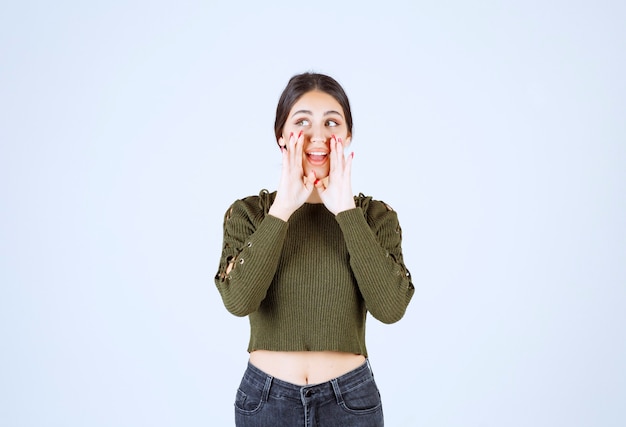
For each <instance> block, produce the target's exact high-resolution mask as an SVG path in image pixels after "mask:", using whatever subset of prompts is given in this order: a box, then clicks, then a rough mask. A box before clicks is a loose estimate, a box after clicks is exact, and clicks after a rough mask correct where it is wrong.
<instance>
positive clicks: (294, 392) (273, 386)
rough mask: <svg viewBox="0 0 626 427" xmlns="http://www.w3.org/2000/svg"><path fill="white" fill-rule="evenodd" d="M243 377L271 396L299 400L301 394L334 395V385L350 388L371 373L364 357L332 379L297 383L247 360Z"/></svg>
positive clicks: (321, 396)
mask: <svg viewBox="0 0 626 427" xmlns="http://www.w3.org/2000/svg"><path fill="white" fill-rule="evenodd" d="M243 379H244V381H247V382H248V383H250V384H251V385H254V386H255V387H258V388H259V389H264V390H266V392H267V393H268V394H269V395H271V396H275V397H280V398H292V399H296V400H301V398H302V396H310V395H315V396H317V398H324V397H335V395H336V394H337V393H336V392H337V391H338V390H336V387H338V388H339V389H341V390H342V391H348V390H351V389H352V388H354V387H356V386H358V385H359V384H362V383H363V382H364V381H368V380H372V379H373V373H372V369H371V367H370V363H369V360H368V359H366V360H365V362H364V363H363V364H362V365H361V366H359V367H358V368H356V369H354V370H352V371H350V372H347V373H345V374H343V375H341V376H339V377H337V378H334V379H332V380H329V381H326V382H323V383H319V384H307V385H297V384H292V383H290V382H287V381H283V380H280V379H277V378H274V377H272V376H271V375H269V374H267V373H265V372H263V371H262V370H260V369H259V368H257V367H256V366H254V365H253V364H251V363H250V362H248V368H247V369H246V372H245V373H244V377H243Z"/></svg>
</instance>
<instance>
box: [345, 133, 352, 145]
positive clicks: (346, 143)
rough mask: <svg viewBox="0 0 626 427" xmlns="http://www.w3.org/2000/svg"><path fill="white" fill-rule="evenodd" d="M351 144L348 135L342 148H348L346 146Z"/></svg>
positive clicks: (350, 136)
mask: <svg viewBox="0 0 626 427" xmlns="http://www.w3.org/2000/svg"><path fill="white" fill-rule="evenodd" d="M351 142H352V135H348V136H347V137H346V140H345V141H344V142H343V146H344V148H345V147H348V146H349V145H350V143H351Z"/></svg>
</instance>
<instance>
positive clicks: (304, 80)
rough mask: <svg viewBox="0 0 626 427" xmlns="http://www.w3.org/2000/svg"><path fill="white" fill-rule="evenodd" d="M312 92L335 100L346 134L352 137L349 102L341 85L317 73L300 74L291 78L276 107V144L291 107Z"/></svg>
mask: <svg viewBox="0 0 626 427" xmlns="http://www.w3.org/2000/svg"><path fill="white" fill-rule="evenodd" d="M312 90H319V91H320V92H324V93H327V94H329V95H330V96H332V97H333V98H335V99H336V100H337V102H338V103H339V105H341V108H342V109H343V114H344V116H345V117H344V119H345V121H346V126H347V128H348V133H349V134H350V135H352V111H351V110H350V101H349V100H348V96H347V95H346V92H344V90H343V88H342V87H341V85H340V84H339V83H338V82H337V81H336V80H335V79H333V78H332V77H329V76H327V75H324V74H318V73H302V74H297V75H295V76H293V77H292V78H291V79H290V80H289V83H287V87H285V90H283V93H282V95H281V96H280V99H279V100H278V106H277V107H276V121H275V122H274V134H275V135H276V142H277V143H278V140H279V139H280V137H281V134H282V132H283V128H284V127H285V123H286V122H287V118H288V116H289V112H290V111H291V108H292V107H293V105H294V104H295V103H296V102H298V99H300V97H301V96H302V95H304V94H305V93H307V92H310V91H312Z"/></svg>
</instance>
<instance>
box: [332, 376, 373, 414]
mask: <svg viewBox="0 0 626 427" xmlns="http://www.w3.org/2000/svg"><path fill="white" fill-rule="evenodd" d="M341 397H342V398H343V404H342V407H343V408H344V409H345V410H347V411H348V412H351V413H355V414H367V413H372V412H375V411H377V410H379V409H380V408H381V406H382V401H381V400H380V393H379V391H378V387H377V386H376V383H375V382H374V380H373V379H371V380H367V381H365V382H363V383H361V384H359V385H358V386H356V387H355V388H353V389H350V390H348V391H345V392H344V391H342V392H341Z"/></svg>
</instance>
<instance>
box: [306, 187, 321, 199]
mask: <svg viewBox="0 0 626 427" xmlns="http://www.w3.org/2000/svg"><path fill="white" fill-rule="evenodd" d="M306 202H307V203H322V199H321V198H320V193H318V192H317V188H314V189H313V192H312V193H311V195H310V196H309V198H308V199H306Z"/></svg>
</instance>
